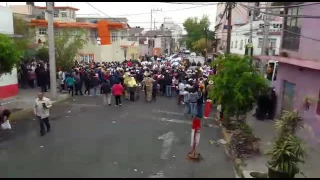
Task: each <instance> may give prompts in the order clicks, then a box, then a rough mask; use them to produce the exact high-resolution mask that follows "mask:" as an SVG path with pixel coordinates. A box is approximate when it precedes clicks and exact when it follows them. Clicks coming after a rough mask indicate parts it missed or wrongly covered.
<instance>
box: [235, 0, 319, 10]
mask: <svg viewBox="0 0 320 180" xmlns="http://www.w3.org/2000/svg"><path fill="white" fill-rule="evenodd" d="M239 4H240V5H242V6H246V7H247V8H250V9H282V8H292V7H303V6H312V5H316V4H320V2H316V3H309V4H305V3H304V4H298V5H289V6H270V7H256V6H247V5H244V4H242V3H239Z"/></svg>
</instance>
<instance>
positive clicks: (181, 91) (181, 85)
mask: <svg viewBox="0 0 320 180" xmlns="http://www.w3.org/2000/svg"><path fill="white" fill-rule="evenodd" d="M185 88H186V86H185V84H184V83H183V82H182V81H181V80H179V85H178V90H179V96H178V105H180V104H181V101H182V104H184V102H183V99H184V91H185Z"/></svg>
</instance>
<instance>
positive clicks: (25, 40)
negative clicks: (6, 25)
mask: <svg viewBox="0 0 320 180" xmlns="http://www.w3.org/2000/svg"><path fill="white" fill-rule="evenodd" d="M13 28H14V33H15V34H17V35H21V36H22V37H19V38H15V39H14V42H15V44H16V47H17V48H18V49H19V50H20V51H21V52H22V53H23V54H22V55H23V57H24V58H28V57H29V55H30V52H31V51H30V48H29V45H30V44H33V43H34V42H35V30H34V28H30V26H29V23H28V22H27V21H26V20H24V19H22V18H20V17H16V16H14V17H13Z"/></svg>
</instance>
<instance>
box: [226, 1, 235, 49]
mask: <svg viewBox="0 0 320 180" xmlns="http://www.w3.org/2000/svg"><path fill="white" fill-rule="evenodd" d="M233 4H234V3H233V2H228V3H227V5H226V8H228V17H227V18H228V33H227V49H226V54H230V45H231V30H232V27H231V16H232V6H233Z"/></svg>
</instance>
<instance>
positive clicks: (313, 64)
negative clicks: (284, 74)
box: [254, 55, 320, 70]
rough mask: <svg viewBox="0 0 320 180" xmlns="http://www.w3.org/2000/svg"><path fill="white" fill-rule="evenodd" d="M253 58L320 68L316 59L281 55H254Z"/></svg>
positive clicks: (319, 63)
mask: <svg viewBox="0 0 320 180" xmlns="http://www.w3.org/2000/svg"><path fill="white" fill-rule="evenodd" d="M254 58H255V59H258V60H261V61H269V60H273V61H278V62H280V63H285V64H290V65H294V66H299V67H304V68H310V69H315V70H320V62H318V61H311V60H305V59H297V58H289V57H281V56H263V55H260V56H254Z"/></svg>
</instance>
